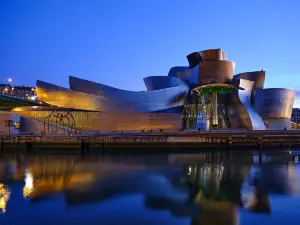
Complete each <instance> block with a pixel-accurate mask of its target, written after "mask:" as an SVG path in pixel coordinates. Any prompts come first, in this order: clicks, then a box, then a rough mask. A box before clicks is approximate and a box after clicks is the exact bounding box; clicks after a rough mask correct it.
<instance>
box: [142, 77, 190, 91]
mask: <svg viewBox="0 0 300 225" xmlns="http://www.w3.org/2000/svg"><path fill="white" fill-rule="evenodd" d="M144 83H145V85H146V87H147V90H148V91H155V90H160V89H165V88H170V87H176V86H179V85H184V83H183V81H182V80H181V79H179V78H177V77H167V76H150V77H145V78H144Z"/></svg>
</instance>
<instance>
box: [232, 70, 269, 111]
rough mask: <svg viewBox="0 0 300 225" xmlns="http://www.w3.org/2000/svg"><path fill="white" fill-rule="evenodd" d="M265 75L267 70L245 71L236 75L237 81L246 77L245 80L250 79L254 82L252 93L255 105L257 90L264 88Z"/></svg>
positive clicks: (252, 102)
mask: <svg viewBox="0 0 300 225" xmlns="http://www.w3.org/2000/svg"><path fill="white" fill-rule="evenodd" d="M265 77H266V72H265V71H263V70H261V71H253V72H245V73H240V74H237V75H234V76H233V80H234V81H235V80H238V79H244V80H250V81H253V82H254V84H253V89H252V93H251V104H252V105H253V104H254V100H255V96H256V91H257V90H258V89H263V88H264V84H265Z"/></svg>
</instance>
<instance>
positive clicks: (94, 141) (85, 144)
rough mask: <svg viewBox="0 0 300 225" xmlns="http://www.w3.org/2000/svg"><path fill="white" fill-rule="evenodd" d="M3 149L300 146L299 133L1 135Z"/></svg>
mask: <svg viewBox="0 0 300 225" xmlns="http://www.w3.org/2000/svg"><path fill="white" fill-rule="evenodd" d="M0 141H1V149H2V151H3V149H4V148H5V146H17V147H19V146H20V145H24V144H25V146H26V149H31V148H33V147H34V146H40V147H46V146H56V148H64V147H65V148H66V147H68V146H80V149H89V148H90V146H97V147H98V148H101V149H103V148H109V147H135V146H139V147H146V146H147V147H151V146H153V147H168V146H173V147H174V146H175V147H176V146H181V147H185V146H186V147H189V146H193V147H207V148H208V147H218V148H221V147H222V148H223V147H226V148H234V147H243V146H244V147H248V148H250V147H251V148H266V147H281V148H287V147H293V146H300V131H276V130H272V131H246V130H224V131H193V130H192V131H183V132H179V131H165V132H163V131H160V132H158V131H156V132H130V131H128V132H126V131H123V132H107V133H95V134H94V135H76V136H75V135H70V136H65V135H64V136H59V135H57V136H53V135H28V134H19V135H1V136H0Z"/></svg>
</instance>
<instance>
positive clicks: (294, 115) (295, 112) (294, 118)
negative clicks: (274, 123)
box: [291, 108, 300, 123]
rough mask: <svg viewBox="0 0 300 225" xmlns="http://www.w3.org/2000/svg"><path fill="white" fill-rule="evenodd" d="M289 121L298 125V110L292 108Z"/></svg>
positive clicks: (299, 119) (299, 118)
mask: <svg viewBox="0 0 300 225" xmlns="http://www.w3.org/2000/svg"><path fill="white" fill-rule="evenodd" d="M291 121H292V122H294V123H300V108H293V110H292V117H291Z"/></svg>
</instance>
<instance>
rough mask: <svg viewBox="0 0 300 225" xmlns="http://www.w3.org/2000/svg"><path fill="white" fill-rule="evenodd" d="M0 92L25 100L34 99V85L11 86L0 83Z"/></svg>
mask: <svg viewBox="0 0 300 225" xmlns="http://www.w3.org/2000/svg"><path fill="white" fill-rule="evenodd" d="M0 93H1V94H4V95H8V96H13V97H16V98H20V99H25V100H31V101H35V100H36V91H35V87H32V86H11V85H9V84H0Z"/></svg>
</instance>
